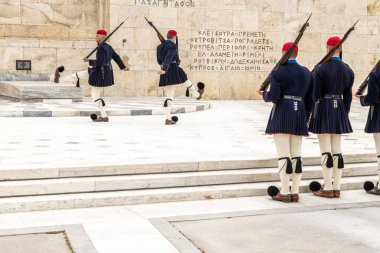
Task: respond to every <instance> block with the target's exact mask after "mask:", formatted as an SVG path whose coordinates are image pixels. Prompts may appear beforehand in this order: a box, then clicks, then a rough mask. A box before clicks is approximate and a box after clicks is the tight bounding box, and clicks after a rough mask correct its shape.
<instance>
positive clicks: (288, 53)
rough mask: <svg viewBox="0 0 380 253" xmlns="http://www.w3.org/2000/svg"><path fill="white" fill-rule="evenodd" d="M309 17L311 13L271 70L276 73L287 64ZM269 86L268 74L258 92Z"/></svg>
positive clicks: (307, 24)
mask: <svg viewBox="0 0 380 253" xmlns="http://www.w3.org/2000/svg"><path fill="white" fill-rule="evenodd" d="M311 15H312V13H311V14H310V16H309V18H308V19H307V20H306V22H305V23H304V24H303V26H302V27H301V29H300V31H299V34H298V36H297V38H296V40H295V41H294V42H293V45H292V46H291V47H290V48H289V49H288V50H287V51H286V52H285V53H284V54H283V55H282V57H281V59H280V60H279V61H278V62H277V64H276V65H275V66H274V68H273V70H274V71H277V70H278V69H279V68H280V66H281V65H284V64H286V63H287V62H288V60H289V58H290V56H291V55H292V53H293V50H294V48H295V47H296V46H297V45H298V43H299V42H300V40H301V38H302V36H303V34H304V32H305V30H306V28H307V27H308V26H309V20H310V18H311ZM273 70H272V71H273ZM269 84H270V74H269V75H268V76H267V78H266V79H265V81H264V82H263V83H262V84H261V86H260V89H259V90H260V91H265V90H266V89H267V88H268V86H269Z"/></svg>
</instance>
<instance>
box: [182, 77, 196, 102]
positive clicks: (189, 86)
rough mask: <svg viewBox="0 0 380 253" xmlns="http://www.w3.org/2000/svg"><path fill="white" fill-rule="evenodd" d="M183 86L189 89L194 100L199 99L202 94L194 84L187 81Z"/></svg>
mask: <svg viewBox="0 0 380 253" xmlns="http://www.w3.org/2000/svg"><path fill="white" fill-rule="evenodd" d="M183 84H184V85H185V86H186V88H188V89H189V91H190V94H191V96H192V97H193V98H199V96H200V94H199V92H198V91H197V90H196V89H195V86H194V84H192V83H191V81H190V80H187V81H186V82H184V83H183Z"/></svg>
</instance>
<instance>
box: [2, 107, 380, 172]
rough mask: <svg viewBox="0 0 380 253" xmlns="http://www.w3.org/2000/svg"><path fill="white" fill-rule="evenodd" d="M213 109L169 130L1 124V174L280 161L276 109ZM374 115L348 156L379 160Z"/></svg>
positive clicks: (159, 126)
mask: <svg viewBox="0 0 380 253" xmlns="http://www.w3.org/2000/svg"><path fill="white" fill-rule="evenodd" d="M211 104H212V109H210V110H208V111H203V112H196V113H190V114H181V115H179V118H180V120H179V124H178V125H175V126H165V125H164V124H163V122H164V116H138V117H111V121H110V122H109V123H100V124H98V123H93V122H91V121H90V119H89V118H88V117H69V118H4V117H3V118H2V117H0V125H1V131H0V140H1V141H0V169H4V168H6V169H12V168H50V167H54V168H56V167H71V166H94V165H120V164H141V163H170V162H191V161H214V160H240V159H241V160H255V159H263V158H273V157H275V156H276V152H275V147H274V144H273V140H272V137H271V136H268V135H265V134H264V130H265V126H266V123H267V119H268V115H269V112H270V109H271V104H266V103H263V102H262V101H212V102H211ZM366 115H367V108H361V107H360V106H359V105H358V104H357V102H355V104H354V106H353V108H352V110H351V115H350V116H351V119H352V124H353V127H354V129H355V132H354V133H353V134H350V135H347V136H345V137H344V141H343V153H344V154H356V153H373V152H374V144H373V140H372V136H371V135H368V134H365V133H364V132H363V128H364V125H365V120H366ZM318 155H319V147H318V143H317V139H316V136H313V135H311V136H310V137H309V138H306V139H305V140H304V145H303V156H318Z"/></svg>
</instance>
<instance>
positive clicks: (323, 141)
mask: <svg viewBox="0 0 380 253" xmlns="http://www.w3.org/2000/svg"><path fill="white" fill-rule="evenodd" d="M318 141H319V148H320V150H321V153H322V157H321V167H322V173H323V181H324V186H323V189H324V190H326V191H331V190H332V177H333V168H332V167H333V165H331V164H329V162H330V159H332V154H331V135H330V134H319V135H318ZM330 166H331V167H330Z"/></svg>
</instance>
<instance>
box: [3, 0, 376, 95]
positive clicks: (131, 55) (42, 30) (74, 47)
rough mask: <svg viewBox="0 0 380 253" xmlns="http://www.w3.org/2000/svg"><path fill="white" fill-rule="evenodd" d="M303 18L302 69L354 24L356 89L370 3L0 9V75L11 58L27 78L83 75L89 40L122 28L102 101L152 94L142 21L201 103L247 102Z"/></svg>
mask: <svg viewBox="0 0 380 253" xmlns="http://www.w3.org/2000/svg"><path fill="white" fill-rule="evenodd" d="M311 12H312V13H313V16H312V19H311V21H310V27H309V28H308V30H307V31H306V33H305V36H304V38H303V39H302V41H301V43H300V53H299V62H300V63H301V64H303V65H305V66H307V67H309V68H313V66H314V65H315V63H317V62H318V61H319V60H320V59H321V58H322V57H323V56H324V53H325V42H326V39H327V38H328V37H330V36H332V35H339V36H342V35H343V33H344V32H345V31H346V30H347V29H348V28H349V27H350V26H351V25H352V24H353V23H354V22H355V21H356V20H357V19H360V22H359V24H358V25H357V29H356V30H355V31H354V32H353V34H352V35H351V37H350V38H349V40H348V41H347V43H346V44H345V45H344V60H345V61H346V62H347V63H348V64H349V65H350V66H351V67H352V68H353V69H354V71H355V73H356V77H357V78H356V84H355V85H356V86H358V85H359V84H360V83H361V82H362V80H363V78H364V77H365V76H366V75H367V74H368V72H369V71H370V69H371V68H372V66H373V64H375V62H376V61H377V60H378V59H379V58H380V35H379V29H380V28H379V23H380V0H334V1H331V0H14V1H10V0H0V36H1V37H0V54H1V55H3V58H2V60H1V61H0V72H15V62H14V61H15V60H16V59H28V60H29V59H31V60H32V61H33V72H53V71H54V69H55V68H56V67H57V66H60V65H65V67H66V69H67V70H68V72H72V71H78V70H83V69H85V68H86V64H84V63H83V62H82V61H81V59H82V58H83V57H84V55H86V53H88V52H89V51H90V50H91V49H92V48H93V47H94V46H95V43H94V41H93V37H94V31H95V30H96V29H98V27H101V28H105V29H108V30H110V29H113V28H115V27H116V26H117V25H118V24H119V23H120V22H122V21H124V20H125V19H127V20H126V22H125V24H124V26H123V28H122V29H120V30H119V31H118V32H117V33H116V34H115V36H114V37H113V38H112V39H111V40H110V43H111V44H112V46H113V47H114V48H115V49H116V50H117V51H118V52H119V53H120V55H121V56H122V58H123V59H124V61H125V62H126V63H127V65H128V66H130V68H131V71H130V72H128V73H125V72H121V71H115V73H116V83H117V84H116V85H115V86H113V87H112V88H108V89H106V90H105V95H108V96H145V95H149V96H155V95H161V94H162V90H161V89H159V88H158V87H157V83H158V78H159V77H158V75H157V74H156V71H157V70H158V68H159V67H158V65H157V63H156V58H155V48H156V46H157V44H158V38H157V37H156V34H155V32H154V31H153V30H152V28H151V27H149V26H148V24H147V23H146V21H145V19H144V16H146V17H147V18H148V19H151V20H152V21H153V22H154V24H155V25H156V26H157V27H158V28H159V30H160V31H161V32H162V34H165V33H166V31H167V30H168V29H176V30H177V31H178V32H179V39H180V41H179V42H180V57H181V60H182V64H181V65H182V67H183V68H184V69H185V71H187V73H188V75H189V77H190V78H191V80H192V81H193V82H197V81H203V82H205V83H206V85H207V92H206V98H209V99H255V98H257V95H256V92H255V91H256V90H257V88H258V87H259V85H260V84H261V82H262V81H263V79H265V77H266V76H267V74H268V72H269V71H270V70H271V68H272V66H273V65H274V63H275V62H276V61H277V60H278V59H279V58H280V49H281V45H282V43H283V42H286V41H292V40H294V39H295V37H296V36H297V32H298V29H299V28H300V26H301V24H302V23H303V22H304V21H305V19H306V18H307V16H308V15H309V14H310V13H311ZM177 92H178V94H179V95H183V94H184V89H177Z"/></svg>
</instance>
